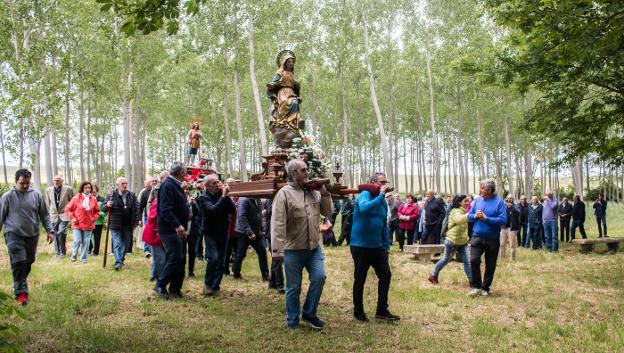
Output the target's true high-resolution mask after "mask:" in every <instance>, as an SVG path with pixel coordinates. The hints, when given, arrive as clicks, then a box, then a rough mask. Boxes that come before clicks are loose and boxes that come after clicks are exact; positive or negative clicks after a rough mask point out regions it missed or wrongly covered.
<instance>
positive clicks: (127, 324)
mask: <svg viewBox="0 0 624 353" xmlns="http://www.w3.org/2000/svg"><path fill="white" fill-rule="evenodd" d="M622 214H624V207H620V206H618V207H615V205H614V206H612V207H611V208H610V209H609V218H608V222H609V226H610V228H611V229H612V231H611V230H610V235H611V236H616V235H624V224H623V223H622V220H621V217H620V216H619V215H622ZM592 221H593V220H592V219H589V217H588V222H587V223H588V225H591V224H592ZM590 232H592V233H591V235H592V237H595V236H596V234H595V232H593V231H591V230H590ZM596 250H597V251H596V252H594V253H591V254H580V253H578V251H577V249H576V248H575V247H574V246H571V245H568V244H562V246H561V251H560V252H559V253H558V254H547V253H545V252H544V251H532V250H526V249H520V250H519V254H518V260H517V261H516V262H513V263H512V262H510V261H509V260H504V261H501V262H500V264H499V266H498V268H497V271H496V276H495V280H494V284H493V287H492V296H490V297H487V298H483V297H480V298H474V299H472V298H468V297H467V296H466V293H467V291H468V286H467V283H466V279H465V277H464V275H463V270H462V267H461V265H460V264H459V263H451V264H449V266H447V268H445V269H444V271H443V272H442V273H441V275H440V281H441V285H440V286H437V287H434V286H431V285H430V284H429V283H428V282H427V279H426V278H427V276H428V274H429V273H430V271H431V270H432V268H433V264H421V263H418V262H416V261H415V260H413V259H412V258H411V257H410V256H409V255H407V254H402V253H399V252H398V251H397V249H396V245H395V248H393V249H392V254H391V265H392V270H393V279H392V287H391V291H390V308H391V310H392V311H393V312H395V313H397V314H399V315H401V317H402V320H401V321H400V323H399V324H396V325H394V324H385V323H378V322H374V321H372V322H370V323H368V324H363V323H360V322H357V321H355V320H354V319H352V316H351V310H352V306H351V284H352V270H353V265H352V262H351V257H350V254H349V251H348V249H347V248H346V247H341V248H328V249H326V250H325V251H326V270H327V274H328V279H327V283H326V286H325V289H324V292H323V296H322V298H321V304H320V308H319V316H321V317H322V318H323V319H325V320H326V321H327V328H326V329H325V330H323V331H322V332H313V331H311V330H310V329H308V328H304V329H302V330H299V331H295V332H292V331H289V330H288V329H287V328H286V324H285V310H284V300H283V297H282V296H279V295H277V294H276V293H275V292H273V291H269V290H267V289H266V284H265V283H262V282H261V280H260V274H259V271H258V269H257V258H256V256H255V254H252V253H250V254H249V256H248V257H247V259H246V260H245V264H244V268H243V275H244V276H245V278H246V279H245V281H242V282H240V281H234V280H232V279H231V278H228V277H226V278H225V279H224V282H223V285H222V288H223V292H222V294H221V295H220V296H219V297H216V298H203V297H202V296H201V295H200V292H201V286H202V280H201V278H202V276H203V272H204V263H202V262H198V263H197V270H196V273H197V275H198V277H197V279H190V280H187V281H185V284H184V291H185V292H186V293H187V294H188V298H186V299H183V300H173V301H162V300H158V299H156V298H154V295H153V294H152V291H151V288H152V284H151V283H150V282H148V280H147V278H148V275H149V269H148V266H147V264H146V263H145V261H144V260H143V258H142V256H141V255H142V254H141V252H140V251H139V250H136V251H135V253H134V254H131V255H129V258H128V261H127V268H126V269H125V270H124V271H122V272H120V273H116V272H114V271H113V270H112V268H111V263H112V261H109V267H108V268H107V269H102V265H101V261H102V256H99V257H90V258H89V262H88V263H87V264H86V265H81V264H77V263H71V262H70V261H69V259H68V258H67V259H64V260H58V259H55V258H54V257H53V256H51V255H50V253H51V252H52V247H51V246H49V245H47V244H43V243H42V244H41V246H40V253H39V255H38V258H37V262H36V263H35V265H34V267H33V272H32V274H31V276H30V280H29V283H30V288H31V304H30V305H29V306H27V307H25V308H24V311H25V312H26V313H27V315H28V319H27V320H21V321H17V322H16V324H17V325H18V326H19V327H20V329H21V330H22V334H21V336H20V337H19V338H18V343H19V344H21V345H22V346H23V347H24V348H25V349H26V350H27V351H28V352H154V351H160V352H195V351H197V352H236V353H240V352H390V353H392V352H415V351H418V352H488V353H489V352H555V351H556V352H622V351H624V251H622V250H621V251H620V252H618V253H616V254H611V253H608V252H607V251H606V247H604V248H603V247H602V246H599V247H597V248H596ZM109 260H112V257H111V258H109ZM0 265H1V266H2V269H3V270H2V271H1V272H0V284H1V286H0V289H1V290H3V291H5V292H10V291H11V275H10V271H8V270H7V269H8V259H7V253H6V247H2V249H0ZM304 283H306V282H305V281H304ZM376 283H377V280H376V278H375V276H374V274H373V272H372V271H371V275H370V277H369V281H368V283H367V287H366V291H365V298H366V302H365V306H366V310H367V312H368V314H369V316H371V317H372V316H373V314H374V308H375V302H376ZM304 290H305V285H304Z"/></svg>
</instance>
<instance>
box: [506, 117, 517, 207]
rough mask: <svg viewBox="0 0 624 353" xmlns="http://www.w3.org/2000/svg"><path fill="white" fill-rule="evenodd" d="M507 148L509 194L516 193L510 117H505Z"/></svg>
mask: <svg viewBox="0 0 624 353" xmlns="http://www.w3.org/2000/svg"><path fill="white" fill-rule="evenodd" d="M504 123H505V148H506V150H507V177H508V178H509V194H511V195H515V190H514V172H513V165H512V160H511V140H510V139H509V119H508V118H507V117H505V122H504Z"/></svg>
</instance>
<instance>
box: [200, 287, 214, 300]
mask: <svg viewBox="0 0 624 353" xmlns="http://www.w3.org/2000/svg"><path fill="white" fill-rule="evenodd" d="M214 293H215V291H214V290H213V289H212V288H210V287H208V286H204V289H203V290H202V295H203V296H205V297H211V296H213V295H214Z"/></svg>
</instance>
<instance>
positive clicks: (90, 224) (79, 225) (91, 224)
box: [65, 181, 100, 264]
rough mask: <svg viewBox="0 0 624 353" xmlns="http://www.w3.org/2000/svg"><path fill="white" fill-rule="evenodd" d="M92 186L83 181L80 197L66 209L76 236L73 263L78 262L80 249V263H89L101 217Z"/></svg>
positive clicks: (72, 201)
mask: <svg viewBox="0 0 624 353" xmlns="http://www.w3.org/2000/svg"><path fill="white" fill-rule="evenodd" d="M91 189H92V185H91V183H90V182H88V181H83V182H82V183H81V184H80V187H78V191H79V193H78V195H76V196H74V198H73V199H72V200H71V201H70V202H69V205H67V207H65V215H67V217H69V218H70V219H71V225H72V229H73V234H74V244H73V247H72V256H71V260H72V262H75V261H76V256H77V254H78V249H80V262H82V263H83V264H84V263H86V262H87V254H88V253H89V244H90V243H91V234H92V233H93V229H95V221H96V220H97V219H98V218H99V217H100V206H98V202H97V199H96V198H95V197H94V196H93V195H91Z"/></svg>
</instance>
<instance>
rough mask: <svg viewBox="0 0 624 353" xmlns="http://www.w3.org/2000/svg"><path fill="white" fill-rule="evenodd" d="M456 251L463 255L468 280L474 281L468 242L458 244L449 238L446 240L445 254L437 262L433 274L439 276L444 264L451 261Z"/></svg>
mask: <svg viewBox="0 0 624 353" xmlns="http://www.w3.org/2000/svg"><path fill="white" fill-rule="evenodd" d="M454 251H457V252H458V253H459V255H460V256H461V258H462V261H463V262H464V273H466V278H468V282H470V283H472V271H471V270H470V258H469V257H468V244H466V245H461V246H457V245H455V244H453V242H451V241H449V240H446V241H444V256H443V257H442V258H441V259H440V260H439V261H438V262H437V263H436V264H435V267H434V268H433V272H432V273H431V274H432V275H434V276H436V277H437V276H438V274H440V271H442V269H443V268H444V266H446V264H448V263H449V261H451V256H453V252H454Z"/></svg>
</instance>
